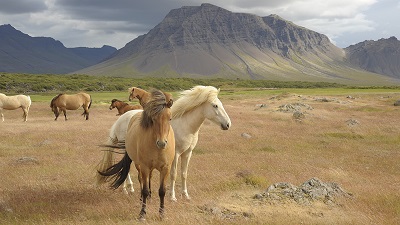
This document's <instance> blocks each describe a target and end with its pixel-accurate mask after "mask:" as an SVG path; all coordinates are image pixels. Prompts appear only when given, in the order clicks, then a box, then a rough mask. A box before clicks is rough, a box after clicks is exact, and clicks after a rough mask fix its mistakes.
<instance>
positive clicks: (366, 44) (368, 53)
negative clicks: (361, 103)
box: [345, 37, 400, 78]
mask: <svg viewBox="0 0 400 225" xmlns="http://www.w3.org/2000/svg"><path fill="white" fill-rule="evenodd" d="M345 51H346V55H347V59H348V61H349V62H350V63H351V64H352V65H355V66H358V67H359V68H361V69H364V70H367V71H370V72H374V73H379V74H385V75H388V76H391V77H395V78H400V41H399V40H397V38H396V37H390V38H388V39H384V38H381V39H379V40H377V41H372V40H369V41H363V42H360V43H358V44H355V45H351V46H349V47H347V48H345Z"/></svg>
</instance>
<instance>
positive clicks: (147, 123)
mask: <svg viewBox="0 0 400 225" xmlns="http://www.w3.org/2000/svg"><path fill="white" fill-rule="evenodd" d="M166 106H167V99H166V97H165V95H164V93H163V92H162V91H159V90H153V91H151V98H150V101H149V102H148V103H147V104H145V105H144V107H143V113H142V118H141V121H140V125H141V126H142V127H143V128H148V127H151V126H152V125H153V120H152V118H154V117H156V116H157V115H158V114H160V113H161V112H162V111H163V110H164V108H165V107H166Z"/></svg>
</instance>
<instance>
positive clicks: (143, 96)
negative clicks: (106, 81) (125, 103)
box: [128, 87, 173, 107]
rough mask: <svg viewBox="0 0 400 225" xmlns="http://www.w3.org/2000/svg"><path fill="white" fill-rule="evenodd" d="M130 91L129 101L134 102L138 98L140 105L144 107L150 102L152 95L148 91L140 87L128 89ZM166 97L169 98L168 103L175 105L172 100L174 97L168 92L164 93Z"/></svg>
mask: <svg viewBox="0 0 400 225" xmlns="http://www.w3.org/2000/svg"><path fill="white" fill-rule="evenodd" d="M128 90H129V101H132V100H133V99H135V98H137V99H138V100H139V104H140V105H141V106H142V107H144V105H145V104H146V103H147V102H149V101H150V98H151V94H150V92H148V91H145V90H143V89H141V88H138V87H131V88H129V89H128ZM163 93H164V95H165V97H166V98H167V102H170V104H171V105H172V104H173V100H172V95H171V94H170V93H168V92H163Z"/></svg>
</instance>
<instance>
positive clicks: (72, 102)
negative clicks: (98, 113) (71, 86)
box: [50, 92, 92, 120]
mask: <svg viewBox="0 0 400 225" xmlns="http://www.w3.org/2000/svg"><path fill="white" fill-rule="evenodd" d="M91 105H92V98H91V97H90V95H89V94H86V93H84V92H80V93H78V94H74V95H67V94H59V95H57V96H55V97H54V98H53V99H52V100H51V103H50V108H51V110H52V111H53V112H54V115H55V116H56V118H55V119H54V120H57V118H58V116H59V115H60V112H61V111H63V112H64V117H65V120H68V119H67V110H77V109H79V108H80V107H82V108H83V110H84V111H83V113H82V115H83V116H84V117H85V118H86V120H88V119H89V109H90V106H91Z"/></svg>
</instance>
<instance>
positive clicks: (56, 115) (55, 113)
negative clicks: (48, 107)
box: [54, 108, 61, 120]
mask: <svg viewBox="0 0 400 225" xmlns="http://www.w3.org/2000/svg"><path fill="white" fill-rule="evenodd" d="M60 111H61V110H60V109H58V108H56V109H55V110H54V116H55V117H56V118H55V119H54V120H57V118H58V116H59V115H60Z"/></svg>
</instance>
